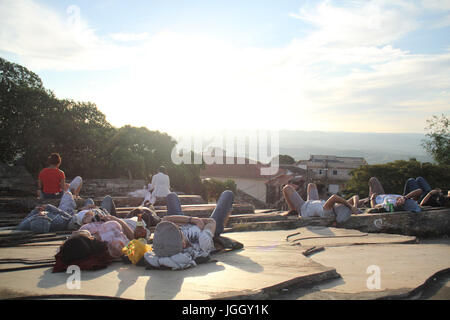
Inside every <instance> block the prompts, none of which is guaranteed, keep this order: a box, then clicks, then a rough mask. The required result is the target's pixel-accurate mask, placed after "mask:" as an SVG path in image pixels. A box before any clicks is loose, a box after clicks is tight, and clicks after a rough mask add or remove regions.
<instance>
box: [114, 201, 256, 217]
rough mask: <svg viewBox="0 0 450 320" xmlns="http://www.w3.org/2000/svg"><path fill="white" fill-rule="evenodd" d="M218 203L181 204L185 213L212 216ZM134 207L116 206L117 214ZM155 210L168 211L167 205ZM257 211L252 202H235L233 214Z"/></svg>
mask: <svg viewBox="0 0 450 320" xmlns="http://www.w3.org/2000/svg"><path fill="white" fill-rule="evenodd" d="M215 207H216V204H197V205H181V210H183V213H184V214H186V215H189V216H193V217H200V218H207V217H209V216H211V213H212V212H213V211H214V209H215ZM133 209H135V208H134V207H118V208H116V212H117V216H119V217H120V216H125V215H127V214H128V213H129V212H130V211H131V210H133ZM155 211H156V213H157V214H158V216H160V217H163V216H165V215H166V213H167V208H166V207H165V206H157V207H155ZM254 212H255V207H254V206H253V205H251V204H233V208H232V211H231V215H232V216H233V215H240V214H244V213H245V214H249V215H252V214H254Z"/></svg>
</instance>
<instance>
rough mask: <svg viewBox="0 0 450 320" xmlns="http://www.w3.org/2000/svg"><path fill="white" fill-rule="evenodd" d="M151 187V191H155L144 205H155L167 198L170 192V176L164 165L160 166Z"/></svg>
mask: <svg viewBox="0 0 450 320" xmlns="http://www.w3.org/2000/svg"><path fill="white" fill-rule="evenodd" d="M149 187H150V188H152V189H149V191H152V190H153V191H152V194H151V196H150V199H149V200H144V204H143V205H145V206H148V205H149V204H151V205H155V203H156V204H158V203H163V202H164V201H165V200H166V197H167V195H168V194H169V193H170V178H169V176H168V175H167V169H166V168H165V167H164V166H161V167H159V168H158V173H157V174H155V175H154V176H153V177H152V181H151V184H150V185H149Z"/></svg>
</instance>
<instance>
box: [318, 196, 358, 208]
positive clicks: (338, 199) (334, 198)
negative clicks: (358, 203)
mask: <svg viewBox="0 0 450 320" xmlns="http://www.w3.org/2000/svg"><path fill="white" fill-rule="evenodd" d="M336 203H341V204H343V205H345V206H346V207H347V208H349V209H350V210H352V212H354V211H357V208H356V207H354V206H352V205H351V204H350V203H349V202H348V201H347V200H345V199H344V198H342V197H339V196H338V195H336V194H333V195H332V196H331V197H330V198H329V199H328V200H327V201H326V202H325V204H324V205H323V208H324V209H325V210H331V209H333V206H334V205H335V204H336Z"/></svg>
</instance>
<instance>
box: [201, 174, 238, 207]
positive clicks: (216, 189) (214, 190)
mask: <svg viewBox="0 0 450 320" xmlns="http://www.w3.org/2000/svg"><path fill="white" fill-rule="evenodd" d="M203 186H204V188H205V193H206V196H205V197H206V199H205V200H206V201H208V202H209V201H217V199H219V197H220V195H221V194H222V192H224V191H225V190H231V191H233V193H234V194H236V190H237V187H236V183H235V182H234V181H233V180H230V179H228V180H225V181H219V180H216V179H204V180H203Z"/></svg>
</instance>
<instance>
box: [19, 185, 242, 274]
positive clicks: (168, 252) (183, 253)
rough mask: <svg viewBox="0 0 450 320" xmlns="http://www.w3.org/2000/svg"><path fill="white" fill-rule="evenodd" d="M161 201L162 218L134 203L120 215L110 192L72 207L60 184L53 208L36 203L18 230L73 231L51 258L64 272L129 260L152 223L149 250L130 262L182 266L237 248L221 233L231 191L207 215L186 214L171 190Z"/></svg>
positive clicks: (200, 261)
mask: <svg viewBox="0 0 450 320" xmlns="http://www.w3.org/2000/svg"><path fill="white" fill-rule="evenodd" d="M166 202H167V214H166V216H164V217H163V218H160V217H159V216H158V215H157V214H156V212H155V211H154V210H153V208H152V207H151V208H147V207H138V208H135V209H133V210H131V211H130V212H129V213H128V214H127V215H126V216H125V217H124V218H119V217H117V215H116V206H115V204H114V201H113V199H112V198H111V197H110V196H106V197H105V198H104V199H103V201H102V203H101V205H100V206H96V205H95V204H94V201H93V200H92V199H87V200H86V201H85V203H84V206H83V207H82V208H80V209H79V210H77V209H76V202H75V201H74V196H73V195H72V193H71V191H70V189H69V188H65V190H64V194H63V196H62V198H61V201H60V204H59V206H58V207H55V206H53V205H51V204H48V205H46V206H39V207H36V208H35V209H34V210H33V211H31V212H30V213H29V214H28V215H27V216H26V217H25V219H24V220H23V221H22V222H21V223H20V224H19V226H18V229H19V230H31V231H34V232H37V233H46V232H55V231H62V230H72V231H73V232H72V234H71V236H70V237H69V238H68V239H67V240H66V241H65V242H64V243H63V244H62V246H61V247H60V248H59V251H58V253H57V254H56V256H55V258H56V264H55V266H54V268H53V271H54V272H63V271H65V270H66V269H67V268H68V267H69V266H70V265H78V266H79V267H80V268H81V269H82V270H96V269H100V268H104V267H106V266H107V265H109V263H111V262H112V261H114V260H119V259H120V260H122V261H124V262H126V263H130V262H132V261H130V260H131V259H129V256H127V250H126V249H127V248H129V247H130V244H132V245H133V246H139V245H140V243H141V242H144V244H145V243H146V241H147V240H149V239H150V236H151V232H150V227H156V228H155V231H154V234H153V245H152V246H151V247H150V246H148V245H145V247H148V248H149V249H150V250H145V252H143V256H142V258H141V259H139V261H134V262H133V263H135V264H137V265H141V266H145V267H147V268H156V269H160V268H170V269H174V270H175V269H185V268H189V267H192V266H195V265H197V264H198V263H204V262H207V261H209V260H210V254H211V253H212V252H214V251H215V250H216V248H217V247H220V248H230V249H238V248H240V247H242V244H240V243H238V242H236V241H233V240H231V239H228V238H225V237H221V236H220V235H221V233H222V232H223V230H224V226H225V225H226V223H227V220H228V218H229V215H230V213H231V210H232V206H233V202H234V194H233V192H231V191H229V190H227V191H224V192H223V193H222V194H221V195H220V197H219V199H218V201H217V205H216V207H215V209H214V211H213V212H212V214H211V216H210V217H209V218H198V217H192V216H188V215H185V214H184V213H183V211H182V208H181V203H180V200H179V198H178V195H177V194H176V193H173V192H172V193H170V194H168V195H167V197H166ZM138 216H139V217H142V224H143V226H144V228H145V230H146V235H145V236H144V237H143V238H141V239H139V240H138V242H136V241H137V239H136V234H135V230H136V228H137V225H138ZM141 240H143V241H141ZM139 241H141V242H139ZM144 253H145V254H144Z"/></svg>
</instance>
